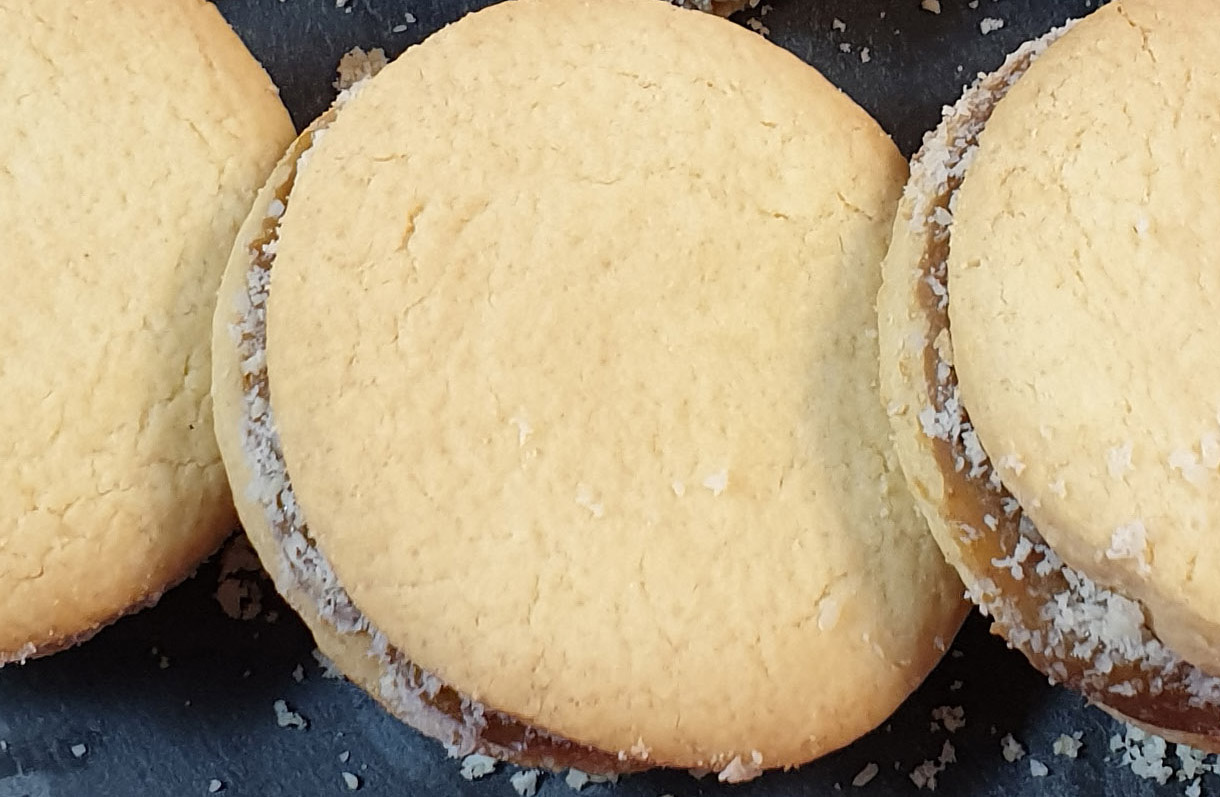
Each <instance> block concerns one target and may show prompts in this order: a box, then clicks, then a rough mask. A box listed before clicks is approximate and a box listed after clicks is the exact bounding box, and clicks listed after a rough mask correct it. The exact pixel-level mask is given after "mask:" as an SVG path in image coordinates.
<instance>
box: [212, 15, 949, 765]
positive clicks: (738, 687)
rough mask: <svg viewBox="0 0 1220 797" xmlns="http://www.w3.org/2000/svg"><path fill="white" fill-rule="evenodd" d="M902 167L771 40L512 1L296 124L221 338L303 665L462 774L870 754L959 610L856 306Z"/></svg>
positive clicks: (231, 290)
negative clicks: (483, 766) (467, 763)
mask: <svg viewBox="0 0 1220 797" xmlns="http://www.w3.org/2000/svg"><path fill="white" fill-rule="evenodd" d="M905 176H906V169H905V164H904V163H903V160H902V158H901V157H900V156H899V154H898V153H897V151H896V149H895V148H894V146H893V144H892V143H891V142H890V141H889V140H888V139H887V138H886V136H885V135H884V134H883V133H882V131H881V130H880V129H879V128H878V127H877V125H876V124H875V123H874V122H873V121H872V120H871V119H870V118H868V116H867V115H866V114H865V113H864V112H863V111H862V110H861V109H860V108H859V107H857V106H856V105H855V104H854V103H852V102H851V101H850V100H849V99H848V98H847V97H846V96H844V95H843V94H842V93H840V92H839V91H837V90H836V89H835V88H834V87H832V86H831V85H829V84H828V83H827V82H826V81H825V80H824V79H823V78H821V76H819V75H818V74H817V73H816V72H815V71H813V70H812V69H810V68H809V67H807V66H806V65H804V64H803V63H801V62H800V61H798V60H797V59H796V58H794V57H793V56H791V55H790V54H788V53H786V52H784V51H783V50H781V49H779V48H776V47H775V46H773V45H771V44H770V43H768V42H766V41H765V40H763V39H762V38H760V37H758V36H756V35H754V34H752V33H750V32H748V31H746V30H744V29H741V28H739V27H737V26H735V25H732V24H730V23H727V22H725V21H723V20H720V19H717V18H715V17H712V16H710V15H702V14H697V13H693V12H690V11H684V10H681V9H678V8H676V7H673V6H670V5H668V4H665V3H659V2H655V0H624V2H616V3H604V2H599V1H598V0H513V1H512V2H506V3H502V4H500V5H496V6H492V7H490V8H488V9H486V10H484V11H480V12H478V13H476V14H473V15H470V16H468V17H466V18H464V19H463V20H461V21H460V22H458V23H456V24H454V25H452V26H450V27H448V28H446V29H445V30H443V31H441V32H440V33H438V34H436V35H435V36H433V37H432V38H430V39H429V40H427V41H426V42H425V43H423V44H422V45H420V46H418V47H415V48H412V49H410V50H408V51H407V52H406V53H405V54H404V55H403V56H402V57H400V58H399V59H398V60H396V61H395V62H393V63H391V64H390V65H389V66H388V67H386V68H385V69H384V70H383V71H382V72H381V73H380V74H378V75H377V76H376V77H374V78H372V79H370V80H369V81H367V82H366V83H364V84H362V85H361V86H360V87H359V89H358V91H356V92H354V96H351V97H349V98H346V99H345V101H344V102H342V103H341V104H339V105H338V106H337V107H336V108H335V109H334V110H332V111H331V112H330V113H328V114H327V115H326V116H324V117H323V118H321V119H319V120H318V121H317V122H316V123H315V124H314V125H313V126H312V127H311V128H310V130H308V131H307V132H306V133H305V134H304V135H303V136H302V137H301V138H300V139H299V140H298V141H297V143H296V144H295V145H293V147H291V148H290V150H289V153H288V154H287V156H286V157H285V158H284V159H283V160H282V161H281V162H280V165H279V166H278V167H277V169H276V170H275V172H274V173H273V175H272V177H271V179H270V181H269V182H268V184H267V186H266V187H265V188H264V189H263V192H262V194H261V195H260V197H259V199H258V201H257V202H256V206H255V209H254V211H253V212H252V214H251V216H250V218H249V219H248V220H247V221H246V224H245V226H244V228H243V230H242V232H241V233H240V234H239V239H238V244H237V246H236V248H235V250H234V253H233V257H232V259H231V261H230V265H229V268H228V271H227V272H226V275H225V279H224V282H223V285H222V288H221V298H220V300H219V306H218V310H217V315H216V325H215V329H214V336H215V337H214V346H215V360H214V368H215V380H214V388H213V389H214V396H215V402H216V413H217V429H218V434H219V439H220V442H221V448H222V451H223V453H224V457H225V460H226V463H227V465H228V467H229V474H230V478H231V479H232V481H233V485H234V488H235V495H236V497H237V504H238V510H239V513H240V514H241V517H242V520H243V522H244V524H245V525H246V527H247V531H248V533H249V535H250V538H251V540H252V541H253V543H254V545H255V547H256V548H257V549H258V550H259V553H260V555H261V556H262V558H263V560H264V562H265V563H266V564H267V566H268V569H269V570H270V571H271V573H272V575H273V577H274V578H275V579H276V582H277V585H278V586H279V588H280V589H281V591H282V592H283V593H284V594H285V595H286V597H287V598H288V600H289V602H290V603H291V604H292V605H293V606H294V607H296V609H297V610H298V611H299V612H300V613H301V615H302V616H303V617H304V618H305V620H306V622H307V623H309V625H310V626H311V628H313V630H314V633H315V634H316V635H317V638H318V642H319V645H320V647H321V648H322V650H323V651H324V652H325V653H327V655H329V656H331V658H333V659H335V661H336V662H337V663H338V664H339V665H340V666H341V667H342V668H343V669H344V670H345V671H346V672H347V673H348V674H349V675H350V676H351V677H352V679H353V680H354V681H356V682H357V683H359V684H360V685H362V686H363V687H364V688H365V689H367V690H368V691H369V692H370V693H371V694H373V695H374V696H375V697H376V698H377V699H379V700H380V701H381V702H382V703H383V704H385V705H386V707H387V708H388V709H389V710H390V711H391V712H393V713H394V714H395V715H397V716H398V717H400V718H402V719H404V720H405V721H407V722H409V723H411V724H412V725H414V726H415V727H417V728H419V729H420V730H422V731H424V732H425V733H428V734H429V735H432V736H434V737H436V738H438V739H440V740H441V741H442V742H443V743H444V744H445V745H446V746H447V747H448V749H449V750H450V751H451V752H452V753H454V754H457V755H465V754H469V753H474V752H480V753H487V754H491V755H495V756H498V757H500V758H504V759H508V760H512V761H514V762H517V763H522V764H527V765H543V766H548V767H554V768H559V767H565V766H576V767H578V768H581V769H584V770H588V771H603V772H609V771H626V770H632V769H641V768H645V767H650V766H676V767H701V768H707V769H713V770H717V771H719V772H720V777H721V778H722V779H724V780H743V779H747V778H749V777H752V776H754V775H757V774H758V773H760V772H761V771H762V770H763V769H765V768H770V767H781V766H794V765H797V764H800V763H802V762H804V761H807V760H809V759H811V758H814V757H816V756H819V755H822V754H824V753H826V752H829V751H831V750H834V749H836V748H838V747H841V746H843V745H845V744H847V743H849V742H851V741H852V740H854V739H855V738H857V737H859V736H860V735H862V734H863V733H865V732H867V731H868V730H870V729H872V728H873V727H875V726H877V725H878V724H879V723H880V722H882V721H883V720H884V719H885V717H886V716H888V715H889V714H890V713H891V712H892V711H893V709H894V708H895V707H896V706H897V705H898V704H899V703H900V702H902V700H903V699H904V698H905V697H906V696H907V695H908V694H909V693H910V692H911V690H912V689H914V688H915V687H916V686H917V685H918V684H919V683H920V681H921V680H922V679H923V678H924V676H925V675H926V673H927V672H928V671H929V670H930V669H931V668H932V667H933V666H934V664H935V663H936V662H937V660H938V659H939V658H940V656H941V654H942V653H943V651H944V650H945V648H946V646H947V644H948V643H949V642H950V640H951V639H952V636H953V634H954V633H955V632H956V630H957V628H958V626H959V624H960V622H961V619H962V617H963V613H964V608H963V607H964V603H963V602H962V600H961V584H960V582H959V581H958V580H957V578H956V576H955V575H954V574H953V572H952V570H951V569H950V568H949V567H947V566H946V565H945V563H944V561H943V558H942V557H941V555H940V552H939V551H938V550H937V548H936V546H935V544H934V543H933V541H932V540H931V538H930V536H929V535H928V533H927V527H926V525H925V524H924V522H923V521H922V520H921V519H920V517H919V515H918V512H917V510H916V508H915V506H914V503H913V501H912V499H911V498H910V496H909V495H908V493H907V491H906V488H905V484H904V480H903V478H902V475H901V473H900V472H899V470H898V465H897V462H896V460H895V459H894V457H893V454H892V452H891V451H890V449H889V447H888V442H887V433H888V428H887V424H886V419H885V414H884V412H883V407H882V405H881V400H880V396H879V392H878V388H877V384H876V383H877V377H876V372H877V357H878V354H877V348H876V347H877V339H876V338H877V330H876V314H875V310H874V304H873V299H874V296H875V292H876V290H877V287H878V285H879V282H880V261H881V258H882V256H883V255H884V252H885V248H886V245H887V243H888V236H889V230H890V228H891V224H892V218H893V211H894V207H895V206H896V203H897V200H898V195H899V192H900V190H901V185H902V183H903V181H904V179H905Z"/></svg>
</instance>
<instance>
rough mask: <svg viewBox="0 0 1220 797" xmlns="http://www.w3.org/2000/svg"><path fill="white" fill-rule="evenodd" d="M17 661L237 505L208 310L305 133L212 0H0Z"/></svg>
mask: <svg viewBox="0 0 1220 797" xmlns="http://www.w3.org/2000/svg"><path fill="white" fill-rule="evenodd" d="M0 31H3V34H2V37H3V46H0V107H2V108H3V109H4V113H3V114H2V115H0V226H2V227H3V230H4V232H3V234H2V235H0V253H2V257H0V284H2V285H3V288H2V289H0V347H2V349H3V357H2V359H0V395H2V396H3V397H4V401H3V405H2V406H0V450H2V451H3V455H2V456H0V663H2V662H3V661H5V660H9V659H14V658H16V659H20V658H25V657H26V656H28V655H33V654H34V653H36V652H50V651H53V650H55V649H57V648H60V647H63V646H65V645H67V644H70V643H71V642H72V641H74V640H77V639H79V638H81V637H83V636H86V635H88V634H89V633H91V632H92V631H93V630H95V629H96V627H97V626H98V625H99V624H102V623H105V622H107V621H109V620H112V619H114V618H115V617H116V616H117V615H119V614H121V613H123V612H124V611H126V610H127V609H129V608H130V607H132V606H134V605H139V604H141V603H144V602H148V601H150V600H154V599H156V597H157V596H158V595H159V594H160V593H161V591H162V590H163V589H165V587H166V586H168V585H169V584H171V583H173V582H175V581H177V580H179V579H181V578H183V577H184V576H186V575H187V574H188V573H189V572H190V571H191V570H192V569H193V568H194V567H195V565H196V564H197V563H198V561H199V560H200V559H201V558H202V557H203V556H205V555H206V554H208V553H209V552H211V551H212V550H213V549H214V548H215V546H216V545H217V544H218V543H219V541H220V538H221V537H222V536H223V535H224V534H226V533H227V532H228V531H229V530H230V528H231V526H232V522H233V510H232V507H231V505H230V502H229V498H228V488H227V486H226V483H225V476H224V472H223V469H222V467H221V463H220V459H219V456H218V454H217V452H216V446H215V442H214V440H213V436H212V420H211V404H210V401H209V399H208V383H209V346H208V341H209V336H208V328H209V321H210V317H211V311H212V306H213V301H214V300H213V295H214V293H215V290H216V286H217V284H218V283H219V279H220V272H221V269H222V268H223V266H224V263H225V259H226V256H227V252H228V248H229V247H230V246H231V244H232V241H233V236H234V234H235V233H236V231H237V227H238V225H239V224H240V222H241V219H242V217H243V216H244V214H245V213H246V211H247V209H248V207H249V202H250V200H251V199H252V197H253V195H254V191H255V190H256V189H257V187H258V184H259V183H260V181H261V180H262V179H263V178H264V177H265V176H266V173H267V171H268V170H269V169H270V168H271V166H272V165H273V164H274V162H275V158H276V157H277V155H278V153H279V152H280V151H282V149H283V147H284V145H285V144H286V143H287V142H288V141H289V140H290V139H291V137H292V127H291V124H290V123H289V120H288V115H287V113H286V112H285V111H284V109H283V106H282V105H281V104H280V102H279V99H278V97H277V95H276V93H275V90H274V88H273V87H272V85H271V82H270V81H269V80H268V78H267V76H266V75H265V74H264V73H263V71H262V69H261V68H260V67H259V66H258V64H257V63H255V61H254V60H253V59H252V58H251V57H250V55H249V53H248V52H246V50H245V48H244V47H243V46H242V44H241V43H240V41H239V40H238V39H237V37H236V35H234V34H233V32H232V31H231V30H230V29H229V28H228V26H227V25H226V24H225V22H224V20H223V19H222V18H221V17H220V15H219V14H218V13H217V11H216V10H215V8H214V7H213V6H212V5H211V4H209V3H203V2H199V1H198V0H180V1H175V2H165V0H122V1H121V2H120V1H118V0H70V1H69V0H48V2H38V3H27V2H20V1H18V0H0Z"/></svg>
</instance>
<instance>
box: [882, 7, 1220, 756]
mask: <svg viewBox="0 0 1220 797" xmlns="http://www.w3.org/2000/svg"><path fill="white" fill-rule="evenodd" d="M1217 23H1220V17H1218V16H1217V8H1216V7H1215V6H1214V4H1211V3H1207V2H1200V1H1199V0H1157V1H1156V2H1152V0H1116V1H1115V2H1114V3H1111V4H1110V5H1108V6H1106V7H1104V8H1102V9H1100V10H1099V11H1097V12H1095V13H1094V14H1092V15H1091V16H1089V17H1087V18H1086V19H1084V20H1083V21H1081V22H1079V23H1078V24H1076V25H1075V26H1074V27H1071V29H1070V30H1066V31H1056V32H1054V33H1052V34H1050V35H1049V36H1048V37H1046V38H1045V39H1043V40H1041V41H1038V42H1033V43H1031V44H1029V45H1026V46H1025V47H1024V48H1022V49H1021V50H1020V51H1019V52H1017V53H1016V54H1015V55H1014V56H1013V57H1012V58H1011V59H1010V60H1009V62H1008V63H1007V64H1006V65H1005V66H1004V67H1003V68H1002V69H1001V70H1000V71H998V72H997V73H996V74H994V75H991V76H988V77H985V78H983V79H982V80H981V81H980V82H979V83H978V84H977V85H976V86H975V87H974V88H972V89H971V90H969V91H968V92H967V93H966V95H965V96H964V97H963V98H962V100H961V102H960V103H958V105H957V106H956V107H954V108H952V109H949V110H948V111H947V112H946V115H945V120H944V122H943V124H942V125H941V127H940V128H939V129H938V130H936V131H935V132H934V133H932V134H931V135H930V136H929V138H928V139H927V141H926V142H925V145H924V148H923V150H922V151H921V152H920V153H919V155H917V157H916V159H915V161H914V163H913V165H912V179H911V183H910V185H909V186H908V189H907V192H906V196H905V198H904V201H903V204H902V207H901V210H900V212H899V218H898V220H897V221H896V225H895V235H894V242H893V245H892V248H891V250H890V253H889V256H888V258H887V261H886V266H885V286H884V288H883V290H882V292H881V298H880V300H879V308H880V312H881V328H882V352H883V357H882V360H883V369H882V376H883V388H884V390H883V392H884V393H885V394H886V395H887V398H888V399H889V401H890V407H891V416H892V419H893V423H894V428H895V431H896V434H897V446H898V450H899V453H900V456H901V459H902V462H903V466H904V468H905V470H906V472H907V475H908V476H909V477H910V480H911V483H912V486H913V488H914V492H915V495H916V497H917V498H918V499H919V501H920V504H921V507H922V509H923V510H924V512H925V514H926V515H927V517H928V520H929V522H930V524H931V526H932V529H933V532H934V533H935V535H936V537H937V540H938V542H939V543H940V544H941V546H942V547H943V548H944V550H945V553H946V556H947V557H948V559H949V561H950V562H952V563H953V564H954V565H955V566H956V567H957V569H958V571H959V572H960V573H961V575H962V577H963V579H964V580H965V581H966V583H967V585H968V587H969V588H970V591H971V594H972V596H973V597H974V598H975V600H976V601H977V602H979V604H980V605H981V606H982V607H983V608H984V610H985V611H987V612H989V613H990V614H992V616H993V617H994V618H995V619H996V628H997V630H998V631H999V632H1000V633H1002V634H1004V635H1005V636H1006V637H1007V638H1008V640H1009V641H1010V642H1011V643H1012V644H1013V645H1015V646H1017V647H1019V648H1021V649H1022V650H1023V651H1024V652H1025V653H1026V654H1027V655H1028V656H1029V657H1030V658H1031V660H1032V661H1033V662H1034V663H1035V664H1036V665H1037V666H1039V667H1040V668H1041V669H1042V670H1043V671H1044V672H1046V673H1047V675H1049V676H1050V677H1051V678H1052V679H1053V680H1056V681H1061V682H1066V683H1068V684H1070V685H1072V686H1075V687H1077V688H1080V689H1082V690H1083V691H1084V692H1085V694H1086V695H1087V696H1088V697H1089V698H1090V699H1091V700H1094V701H1095V702H1098V703H1100V704H1102V705H1104V706H1105V707H1107V708H1108V709H1110V710H1111V711H1113V712H1114V713H1118V714H1121V715H1124V716H1126V717H1128V718H1131V719H1133V720H1135V721H1137V722H1139V723H1142V724H1144V725H1147V726H1150V727H1154V728H1156V729H1158V730H1159V731H1160V732H1161V733H1163V734H1166V735H1169V736H1170V737H1171V738H1176V739H1183V740H1186V741H1189V742H1190V743H1191V744H1194V745H1196V746H1201V747H1205V748H1208V749H1213V750H1214V749H1217V748H1218V747H1220V722H1217V719H1216V718H1217V707H1218V706H1220V680H1218V679H1217V678H1216V677H1215V676H1216V675H1220V601H1217V600H1216V580H1215V578H1214V577H1213V576H1214V574H1215V573H1217V572H1220V553H1218V552H1217V550H1215V548H1214V546H1212V544H1211V542H1212V534H1211V531H1212V529H1213V528H1215V527H1216V525H1217V523H1220V373H1218V372H1217V370H1216V368H1215V366H1214V359H1215V352H1216V351H1218V350H1220V325H1218V324H1217V323H1216V318H1217V317H1218V315H1220V314H1218V310H1220V261H1218V260H1217V258H1216V256H1215V246H1214V244H1213V241H1212V240H1211V239H1212V237H1213V235H1214V232H1213V231H1214V230H1216V229H1220V203H1217V202H1216V201H1215V199H1214V197H1213V196H1212V192H1211V191H1210V189H1209V188H1208V186H1209V185H1210V182H1211V181H1210V177H1211V176H1212V175H1216V176H1220V163H1217V162H1215V159H1214V158H1213V157H1212V155H1211V152H1212V150H1213V149H1214V138H1215V131H1216V129H1217V120H1218V117H1217V112H1216V108H1217V107H1220V105H1218V101H1220V70H1217V69H1216V68H1215V67H1214V65H1213V64H1212V63H1211V61H1210V60H1209V58H1208V56H1207V54H1210V53H1212V52H1214V51H1215V48H1216V47H1217V46H1220V27H1217Z"/></svg>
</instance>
